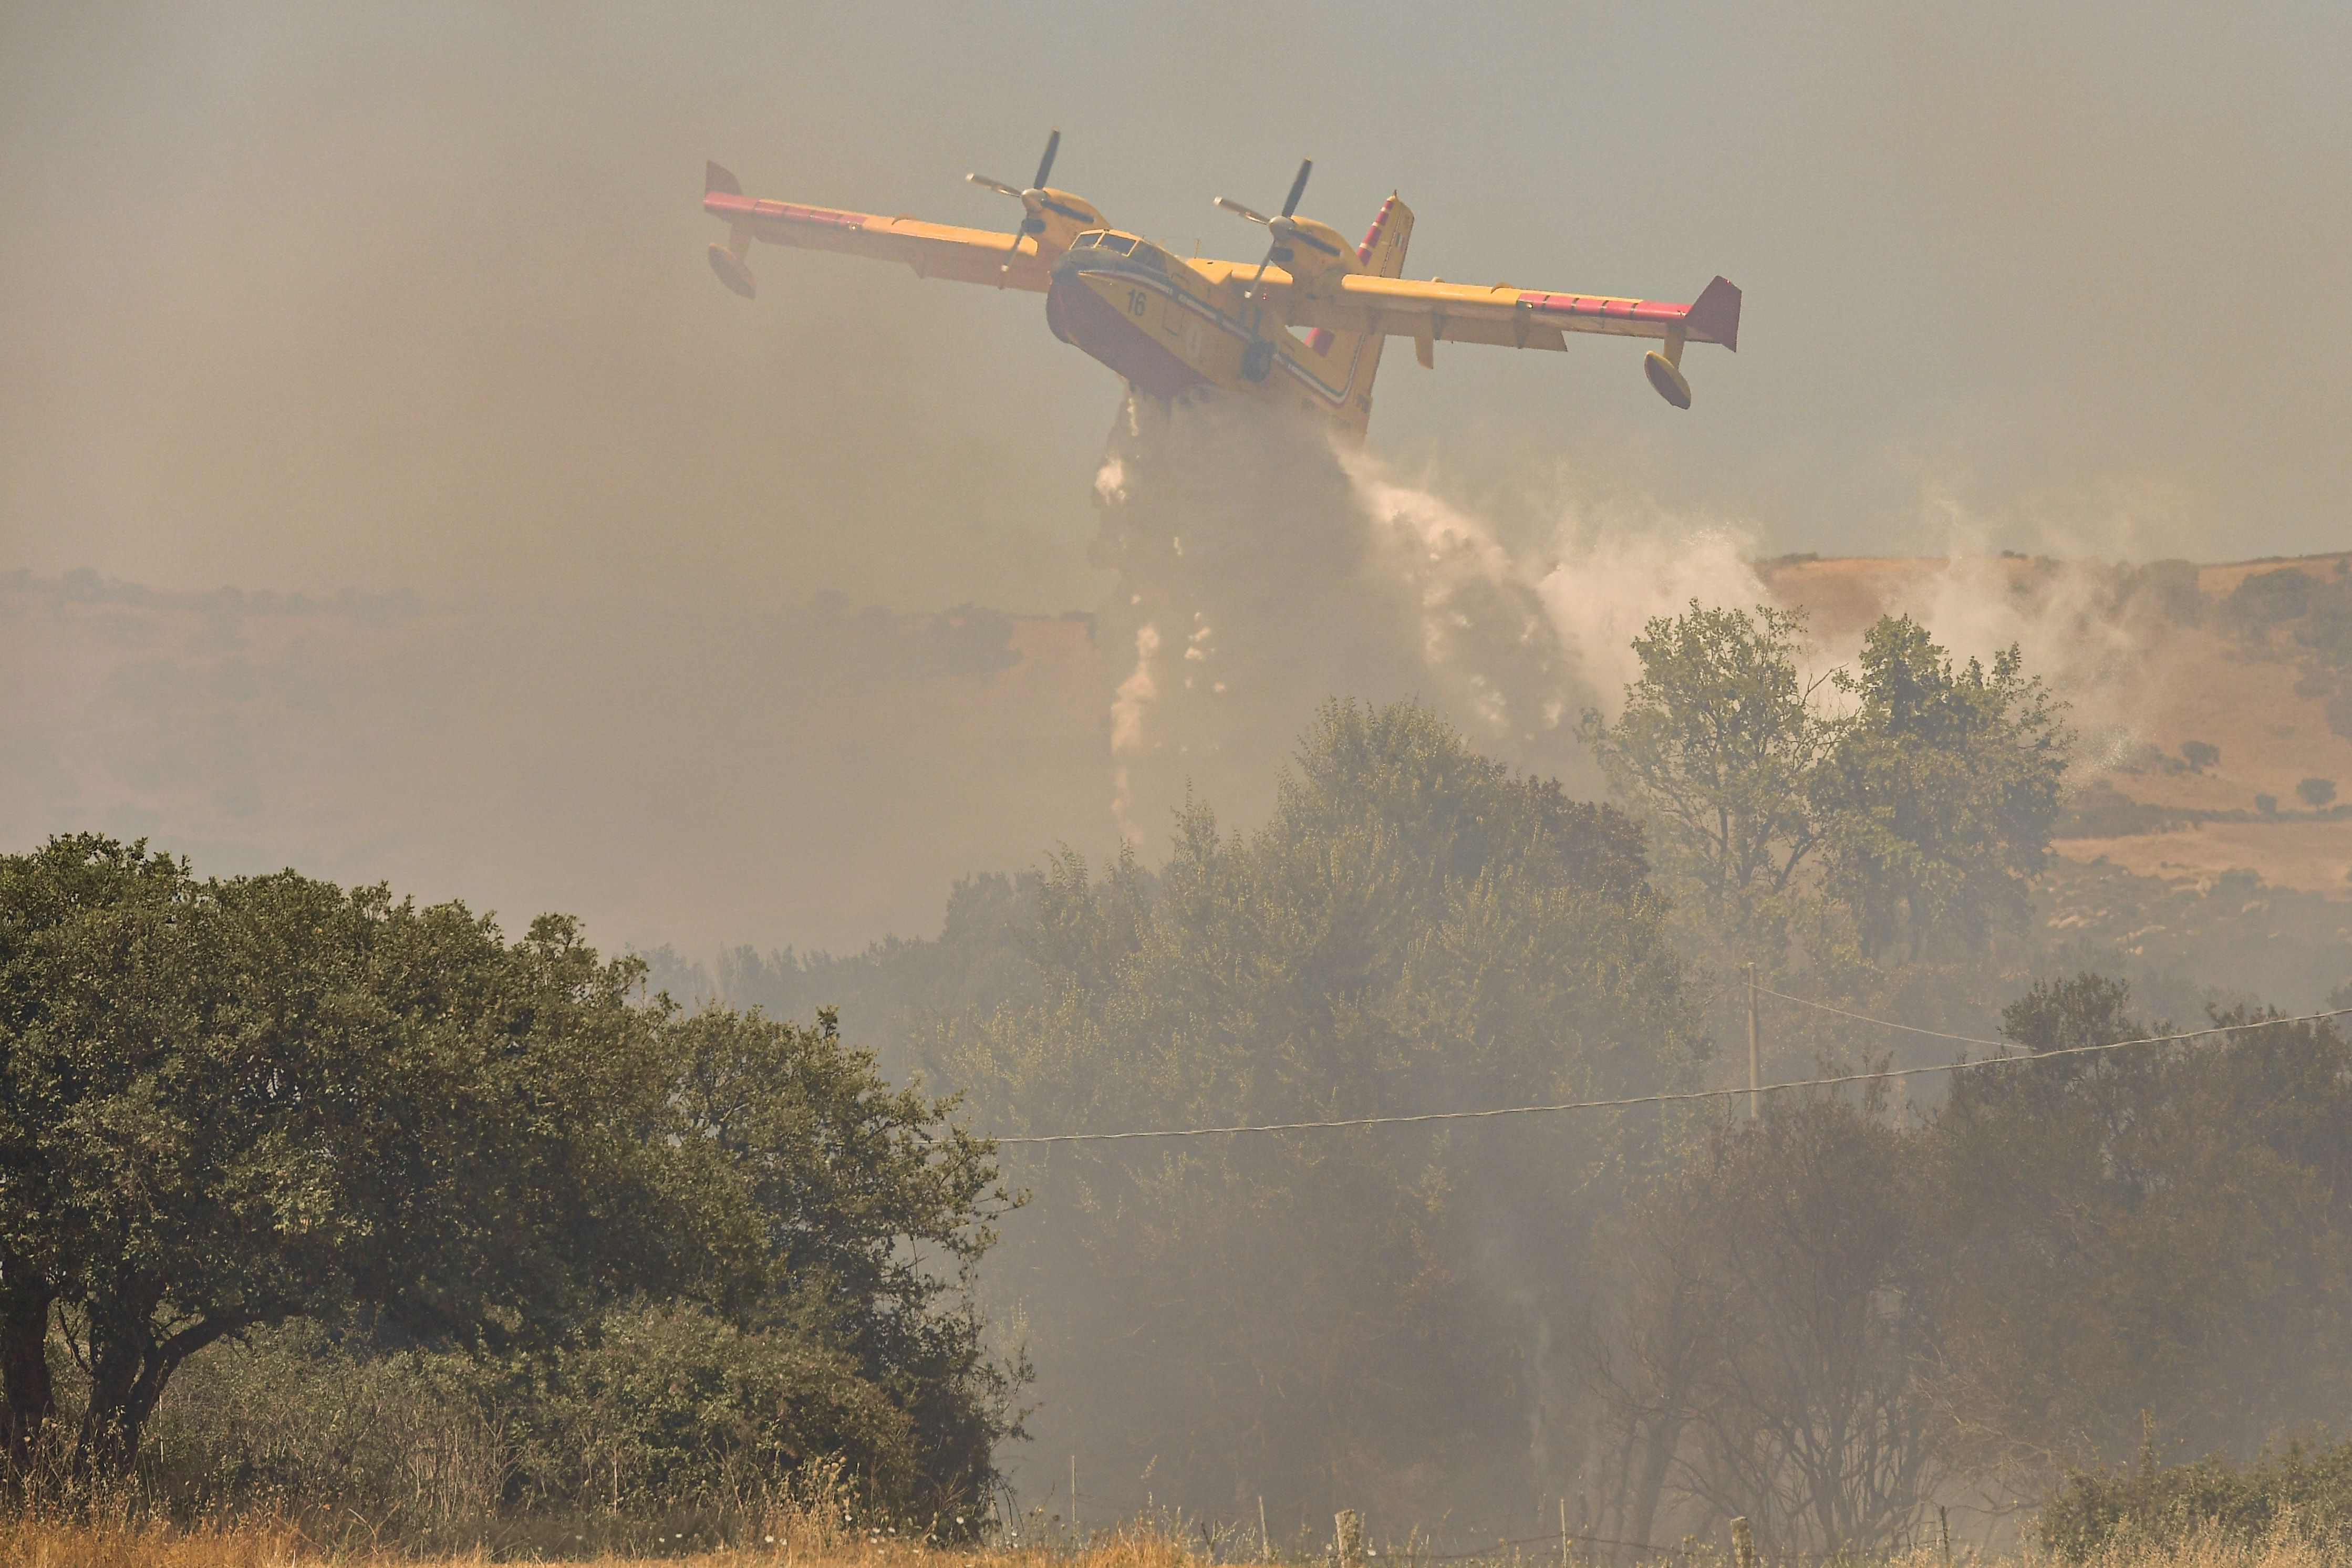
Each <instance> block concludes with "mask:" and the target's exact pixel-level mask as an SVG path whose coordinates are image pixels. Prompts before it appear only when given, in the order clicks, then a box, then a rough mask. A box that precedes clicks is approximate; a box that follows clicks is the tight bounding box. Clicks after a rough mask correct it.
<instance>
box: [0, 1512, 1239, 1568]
mask: <svg viewBox="0 0 2352 1568" xmlns="http://www.w3.org/2000/svg"><path fill="white" fill-rule="evenodd" d="M655 1550H656V1552H659V1553H660V1554H659V1555H633V1554H630V1553H627V1552H598V1553H596V1554H594V1555H592V1556H587V1557H579V1558H572V1559H571V1561H573V1562H579V1563H595V1564H598V1565H600V1568H624V1565H626V1564H633V1563H643V1564H646V1565H647V1568H652V1565H654V1564H656V1563H658V1564H661V1565H662V1568H677V1564H680V1563H686V1564H692V1565H694V1568H738V1565H740V1568H788V1565H789V1568H831V1565H835V1564H839V1565H841V1568H1192V1565H1194V1564H1196V1563H1200V1562H1201V1559H1200V1558H1198V1557H1197V1556H1196V1555H1194V1554H1193V1553H1192V1552H1189V1551H1188V1550H1187V1549H1186V1548H1185V1547H1183V1546H1181V1545H1180V1544H1179V1543H1178V1542H1176V1541H1175V1540H1173V1539H1172V1538H1171V1537H1169V1536H1166V1535H1163V1534H1160V1533H1157V1532H1152V1531H1138V1532H1135V1533H1132V1534H1127V1533H1122V1534H1118V1535H1115V1536H1111V1537H1108V1538H1101V1539H1097V1541H1095V1542H1093V1543H1091V1544H1090V1545H1089V1546H1087V1548H1086V1549H1084V1550H1082V1551H1074V1552H1072V1551H1054V1550H1050V1549H1042V1548H1041V1549H1032V1550H1023V1551H1010V1552H1008V1551H1003V1550H999V1549H981V1548H974V1549H971V1550H967V1551H957V1550H953V1549H948V1548H938V1547H931V1546H925V1545H922V1544H920V1543H918V1542H892V1541H881V1542H872V1541H866V1540H864V1539H862V1538H828V1537H827V1536H826V1535H825V1534H824V1532H823V1531H811V1532H810V1533H809V1534H808V1535H806V1536H805V1537H803V1539H802V1540H799V1541H796V1540H795V1539H794V1538H793V1536H792V1535H791V1534H790V1533H786V1534H782V1535H779V1536H777V1537H776V1538H775V1543H774V1544H772V1545H769V1544H764V1543H763V1544H760V1545H754V1546H750V1547H740V1546H739V1547H721V1548H719V1549H717V1550H713V1551H699V1552H698V1551H693V1550H691V1549H688V1550H686V1551H679V1552H670V1551H667V1549H666V1548H665V1547H658V1546H657V1547H656V1549H655ZM533 1560H536V1559H534V1558H533V1557H531V1556H528V1555H521V1556H519V1555H516V1554H511V1553H506V1552H488V1551H485V1550H483V1549H481V1548H475V1549H472V1550H467V1551H461V1552H453V1553H450V1554H448V1555H443V1556H435V1557H431V1558H419V1557H416V1556H415V1555H412V1554H410V1553H408V1552H394V1551H390V1550H383V1549H371V1548H368V1547H365V1546H359V1547H352V1546H348V1545H346V1546H321V1545H320V1544H318V1543H317V1542H313V1541H312V1540H310V1538H308V1537H306V1536H305V1535H304V1534H303V1533H302V1532H301V1531H298V1530H294V1529H291V1528H288V1527H285V1526H281V1525H271V1524H242V1525H236V1526H229V1527H223V1528H204V1527H198V1528H194V1529H182V1528H177V1527H173V1526H170V1525H162V1524H139V1523H129V1522H124V1523H116V1524H111V1525H100V1526H90V1525H85V1524H74V1523H68V1522H61V1521H43V1520H30V1519H20V1520H17V1521H12V1522H8V1523H0V1568H296V1565H297V1564H299V1563H318V1564H320V1565H322V1568H323V1565H325V1564H330V1563H332V1564H341V1565H344V1568H373V1565H376V1564H383V1565H384V1568H391V1565H392V1564H395V1563H398V1564H403V1565H408V1564H415V1563H420V1562H429V1563H440V1564H447V1565H449V1568H461V1565H466V1564H474V1563H493V1562H516V1561H533Z"/></svg>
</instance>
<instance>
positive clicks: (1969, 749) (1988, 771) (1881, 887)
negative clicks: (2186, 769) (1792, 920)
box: [1812, 615, 2071, 958]
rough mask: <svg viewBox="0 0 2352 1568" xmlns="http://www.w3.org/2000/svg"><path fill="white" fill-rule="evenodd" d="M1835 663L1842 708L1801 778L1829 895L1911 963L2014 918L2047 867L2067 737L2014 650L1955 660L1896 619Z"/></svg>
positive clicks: (1972, 944)
mask: <svg viewBox="0 0 2352 1568" xmlns="http://www.w3.org/2000/svg"><path fill="white" fill-rule="evenodd" d="M1858 664H1859V668H1858V669H1855V670H1852V671H1846V670H1841V671H1839V672H1838V674H1837V675H1836V676H1835V680H1836V682H1837V685H1838V687H1839V689H1840V690H1842V691H1843V692H1845V693H1847V694H1848V695H1851V696H1852V697H1853V699H1854V700H1855V702H1856V704H1857V705H1858V706H1857V709H1856V711H1855V712H1854V714H1853V716H1852V717H1851V718H1850V719H1849V720H1847V721H1846V722H1844V723H1843V724H1842V725H1841V726H1840V727H1838V730H1837V734H1836V738H1835V742H1834V744H1833V745H1832V746H1831V747H1830V748H1829V751H1828V753H1827V755H1826V757H1825V758H1823V761H1822V767H1821V768H1820V769H1819V770H1818V771H1817V773H1816V774H1815V776H1814V779H1813V781H1812V796H1813V801H1814V809H1815V810H1816V811H1817V812H1819V814H1820V816H1821V819H1822V821H1823V823H1824V827H1825V831H1826V833H1827V836H1828V845H1827V863H1828V878H1827V887H1828V891H1829V892H1830V893H1831V894H1832V895H1833V896H1834V897H1836V898H1838V899H1840V900H1841V901H1842V902H1843V903H1844V904H1846V905H1847V907H1849V908H1850V909H1851V910H1852V911H1853V915H1854V917H1855V925H1856V929H1857V930H1858V931H1859V932H1860V933H1862V934H1864V936H1865V937H1866V938H1867V939H1869V940H1871V941H1875V942H1876V943H1878V944H1879V945H1881V946H1888V947H1898V946H1899V947H1902V948H1906V949H1907V951H1908V953H1909V955H1910V956H1912V957H1913V958H1919V957H1923V956H1928V955H1929V954H1931V953H1935V952H1947V953H1948V952H1955V951H1968V950H1971V949H1974V948H1977V947H1979V946H1981V945H1982V944H1983V942H1984V941H1985V939H1986V937H1987V936H1990V934H1991V933H1993V932H1995V931H1997V930H1999V929H2001V928H2003V927H2008V926H2014V925H2017V924H2018V923H2020V922H2021V920H2022V919H2023V917H2024V914H2025V895H2026V883H2027V879H2028V878H2029V877H2031V876H2032V873H2035V872H2037V871H2039V870H2041V869H2042V863H2043V862H2044V861H2045V859H2046V858H2047V855H2048V851H2049V845H2050V833H2051V829H2052V826H2053V824H2054V822H2055V821H2056V820H2057V815H2058V789H2059V785H2060V782H2061V781H2062V779H2063V777H2064V774H2065V770H2066V756H2067V747H2068V746H2069V744H2070V741H2071V737H2070V736H2069V734H2068V732H2067V730H2066V727H2065V725H2064V724H2063V722H2062V720H2061V717H2060V712H2059V705H2058V704H2057V702H2056V701H2055V700H2054V699H2053V697H2052V696H2051V695H2050V693H2049V691H2048V690H2047V688H2045V687H2044V686H2043V685H2042V681H2041V679H2040V678H2039V677H2038V676H2033V677H2030V676H2028V675H2027V674H2025V669H2024V660H2023V658H2022V657H2021V654H2020V653H2019V652H2018V650H2017V649H2016V648H2015V647H2014V646H2011V647H2009V648H2006V649H2003V650H2002V651H2001V652H2000V653H1996V654H1995V655H1994V656H1993V662H1992V666H1991V668H1990V669H1988V668H1986V667H1985V666H1984V665H1983V664H1980V663H1979V661H1977V660H1975V659H1970V660H1969V662H1968V663H1967V664H1964V665H1958V664H1954V662H1953V660H1952V658H1951V656H1950V655H1949V654H1948V653H1946V652H1945V651H1944V650H1943V649H1942V648H1940V647H1938V646H1937V644H1936V643H1935V642H1934V641H1933V640H1932V639H1931V638H1930V637H1929V636H1928V634H1927V628H1926V627H1924V626H1921V625H1920V624H1919V623H1918V622H1915V621H1913V620H1912V619H1911V618H1910V617H1909V616H1907V615H1905V616H1887V617H1885V618H1883V619H1881V620H1880V621H1879V622H1878V623H1877V624H1876V625H1874V626H1873V627H1872V628H1871V629H1870V631H1869V632H1868V633H1866V634H1865V635H1864V638H1863V644H1862V655H1861V658H1860V660H1859V661H1858Z"/></svg>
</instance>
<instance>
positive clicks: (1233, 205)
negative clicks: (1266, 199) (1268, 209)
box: [1216, 196, 1274, 224]
mask: <svg viewBox="0 0 2352 1568" xmlns="http://www.w3.org/2000/svg"><path fill="white" fill-rule="evenodd" d="M1216 204H1217V205H1218V206H1221V207H1223V208H1224V209H1225V211H1227V212H1229V213H1232V214H1234V215H1235V216H1237V217H1244V218H1247V219H1248V220H1249V221H1250V222H1252V223H1254V224H1272V223H1273V222H1274V220H1273V219H1272V218H1269V217H1267V216H1266V215H1265V214H1264V213H1261V212H1259V211H1258V210H1257V209H1256V208H1255V207H1245V206H1243V205H1242V204H1240V203H1239V202H1236V201H1234V199H1233V198H1232V197H1231V196H1219V197H1218V198H1217V203H1216Z"/></svg>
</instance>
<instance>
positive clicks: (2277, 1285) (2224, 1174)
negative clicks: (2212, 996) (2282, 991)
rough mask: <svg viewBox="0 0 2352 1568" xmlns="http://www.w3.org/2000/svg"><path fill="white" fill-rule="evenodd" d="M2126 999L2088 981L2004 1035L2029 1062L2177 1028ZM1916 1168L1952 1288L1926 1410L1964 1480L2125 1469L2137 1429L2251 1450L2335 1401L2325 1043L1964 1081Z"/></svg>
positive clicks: (2272, 1044) (2041, 1000) (2336, 1204)
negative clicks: (2147, 1016)
mask: <svg viewBox="0 0 2352 1568" xmlns="http://www.w3.org/2000/svg"><path fill="white" fill-rule="evenodd" d="M2130 1001H2131V998H2130V992H2129V989H2128V988H2126V986H2124V985H2123V984H2121V983H2119V982H2116V981H2114V980H2111V979H2108V978H2105V977H2101V976H2097V975H2092V974H2084V975H2079V976H2076V977H2072V978H2068V979H2063V980H2054V981H2044V982H2037V983H2036V984H2035V985H2034V986H2033V987H2032V988H2031V989H2030V990H2029V991H2028V992H2027V993H2026V994H2025V995H2024V996H2023V997H2021V998H2019V999H2018V1000H2017V1001H2016V1002H2015V1003H2013V1004H2012V1005H2011V1007H2010V1008H2009V1009H2007V1010H2006V1013H2005V1015H2004V1017H2005V1019H2006V1024H2005V1028H2006V1032H2007V1033H2008V1035H2009V1037H2010V1038H2011V1039H2012V1040H2016V1041H2017V1042H2018V1043H2019V1044H2020V1046H2021V1047H2022V1048H2023V1050H2024V1051H2025V1052H2026V1053H2028V1054H2029V1055H2032V1056H2042V1055H2043V1054H2044V1053H2047V1052H2051V1051H2065V1050H2068V1049H2070V1048H2076V1047H2082V1046H2096V1045H2105V1044H2110V1043H2113V1042H2116V1041H2130V1040H2147V1039H2149V1038H2151V1037H2156V1036H2161V1035H2165V1034H2168V1033H2171V1032H2173V1030H2172V1026H2170V1025H2168V1024H2164V1023H2156V1024H2149V1023H2146V1022H2143V1021H2142V1020H2141V1019H2137V1018H2136V1017H2135V1016H2133V1014H2132V1011H2131V1007H2130ZM2273 1016H2275V1015H2272V1014H2264V1013H2260V1012H2254V1011H2249V1010H2247V1009H2233V1010H2232V1011H2231V1012H2228V1013H2224V1014H2222V1015H2221V1016H2220V1017H2219V1018H2218V1019H2216V1023H2217V1024H2218V1025H2221V1026H2222V1027H2225V1028H2228V1027H2230V1026H2246V1025H2257V1024H2263V1020H2264V1019H2266V1018H2269V1017H2273ZM1920 1154H1921V1156H1922V1159H1921V1164H1922V1166H1923V1168H1924V1169H1925V1170H1926V1171H1927V1173H1928V1176H1929V1179H1930V1180H1931V1181H1932V1183H1933V1185H1934V1187H1935V1190H1936V1192H1937V1203H1936V1206H1935V1207H1936V1211H1937V1215H1938V1217H1939V1219H1938V1229H1939V1231H1940V1233H1941V1236H1940V1242H1939V1245H1940V1247H1941V1249H1942V1250H1943V1253H1944V1255H1945V1258H1946V1260H1947V1266H1948V1280H1949V1292H1950V1294H1949V1301H1950V1311H1949V1315H1948V1332H1947V1333H1946V1334H1945V1336H1944V1339H1943V1343H1942V1350H1943V1354H1944V1360H1943V1363H1942V1369H1941V1374H1940V1376H1941V1384H1942V1385H1941V1390H1940V1393H1939V1398H1940V1400H1941V1401H1942V1402H1943V1403H1944V1404H1945V1405H1946V1406H1948V1408H1949V1409H1950V1410H1951V1411H1952V1412H1953V1414H1954V1416H1955V1417H1956V1421H1955V1427H1954V1432H1953V1437H1954V1440H1955V1442H1956V1443H1957V1444H1958V1446H1959V1454H1958V1457H1960V1458H1964V1459H1965V1460H1966V1461H1967V1462H1969V1464H1971V1465H1972V1466H1973V1467H1975V1468H1978V1469H2000V1468H2004V1467H2006V1468H2011V1469H2023V1470H2025V1471H2027V1472H2029V1473H2030V1474H2031V1475H2032V1477H2034V1478H2035V1479H2049V1478H2051V1477H2053V1476H2054V1475H2055V1474H2057V1473H2059V1472H2061V1471H2063V1469H2066V1468H2067V1467H2069V1466H2081V1465H2090V1464H2096V1463H2101V1462H2116V1461H2119V1460H2121V1459H2123V1458H2126V1457H2127V1456H2128V1455H2129V1454H2130V1453H2131V1452H2132V1451H2133V1450H2134V1448H2136V1447H2137V1446H2138V1444H2139V1443H2140V1441H2141V1436H2142V1432H2141V1422H2142V1419H2143V1416H2144V1415H2146V1416H2152V1417H2153V1418H2154V1420H2155V1421H2156V1422H2157V1423H2158V1426H2159V1427H2160V1429H2161V1430H2162V1431H2163V1432H2164V1433H2165V1435H2166V1437H2167V1439H2168V1441H2171V1442H2177V1443H2179V1444H2181V1445H2184V1446H2188V1447H2189V1448H2191V1450H2192V1451H2195V1452H2213V1451H2217V1450H2223V1449H2235V1450H2238V1451H2240V1452H2248V1451H2251V1450H2252V1448H2254V1447H2256V1446H2257V1445H2259V1444H2260V1443H2262V1442H2263V1441H2264V1440H2265V1439H2267V1438H2269V1437H2273V1436H2274V1435H2276V1434H2279V1433H2281V1432H2283V1431H2286V1430H2291V1429H2293V1428H2294V1427H2298V1426H2300V1425H2303V1424H2305V1423H2309V1422H2314V1421H2319V1420H2325V1419H2328V1418H2329V1417H2330V1416H2332V1414H2333V1413H2334V1412H2335V1411H2337V1410H2340V1408H2341V1407H2342V1400H2343V1398H2344V1397H2345V1395H2346V1380H2345V1374H2344V1372H2343V1370H2342V1369H2343V1368H2344V1367H2345V1366H2346V1365H2347V1356H2352V1339H2347V1332H2346V1329H2345V1327H2344V1325H2345V1324H2346V1323H2347V1322H2352V1236H2347V1226H2346V1223H2345V1220H2344V1218H2343V1213H2342V1195H2343V1194H2344V1193H2345V1192H2346V1191H2347V1190H2352V1186H2348V1185H2347V1184H2352V1052H2347V1048H2346V1046H2345V1043H2344V1041H2343V1040H2342V1039H2341V1038H2340V1037H2338V1036H2337V1035H2336V1033H2335V1032H2334V1030H2332V1029H2331V1028H2329V1027H2328V1026H2326V1025H2325V1024H2320V1025H2311V1024H2284V1025H2283V1024H2263V1027H2259V1028H2237V1029H2232V1030H2231V1032H2229V1033H2227V1034H2224V1035H2221V1036H2220V1037H2218V1038H2213V1039H2207V1040H2198V1041H2194V1042H2189V1043H2185V1044H2180V1045H2150V1046H2144V1047H2137V1048H2134V1049H2129V1050H2124V1051H2102V1052H2093V1053H2088V1054H2082V1055H2074V1056H2068V1057H2049V1058H2047V1059H2045V1060H2042V1061H2032V1062H2031V1063H2030V1064H2026V1063H2021V1064H2019V1065H2017V1066H2015V1067H2011V1068H2000V1067H1993V1068H1985V1069H1980V1070H1979V1071H1972V1072H1968V1073H1963V1074H1959V1075H1958V1076H1956V1077H1955V1079H1954V1080H1953V1084H1952V1089H1951V1095H1950V1099H1949V1101H1948V1103H1947V1104H1946V1105H1945V1106H1944V1108H1943V1109H1942V1110H1941V1111H1940V1113H1938V1114H1937V1116H1936V1118H1935V1120H1934V1122H1933V1124H1932V1125H1931V1126H1930V1128H1929V1129H1928V1131H1927V1136H1926V1138H1925V1140H1924V1142H1923V1144H1922V1146H1921V1149H1920Z"/></svg>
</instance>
